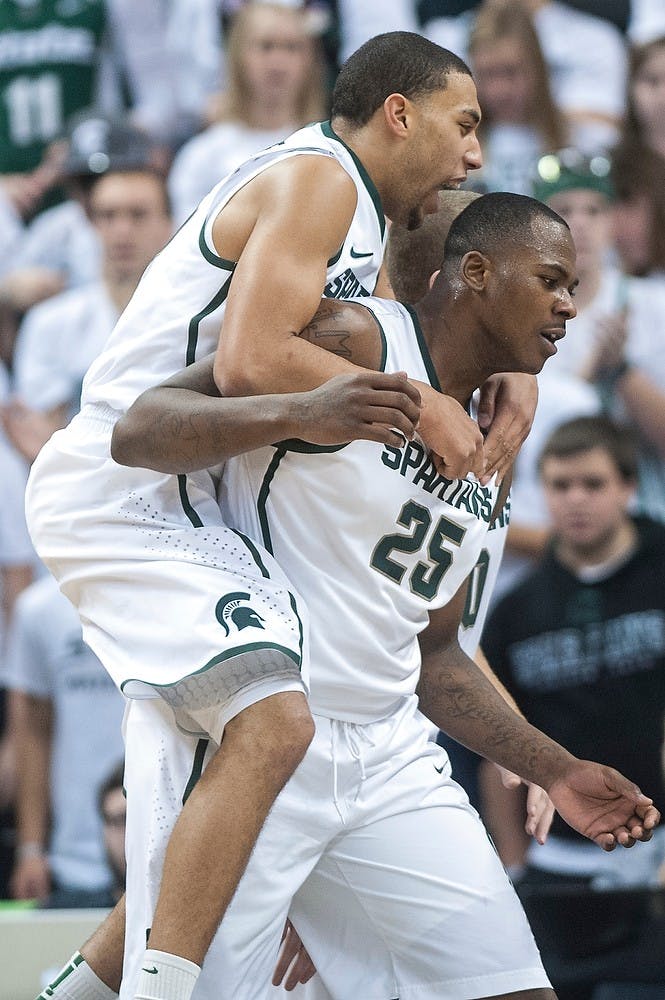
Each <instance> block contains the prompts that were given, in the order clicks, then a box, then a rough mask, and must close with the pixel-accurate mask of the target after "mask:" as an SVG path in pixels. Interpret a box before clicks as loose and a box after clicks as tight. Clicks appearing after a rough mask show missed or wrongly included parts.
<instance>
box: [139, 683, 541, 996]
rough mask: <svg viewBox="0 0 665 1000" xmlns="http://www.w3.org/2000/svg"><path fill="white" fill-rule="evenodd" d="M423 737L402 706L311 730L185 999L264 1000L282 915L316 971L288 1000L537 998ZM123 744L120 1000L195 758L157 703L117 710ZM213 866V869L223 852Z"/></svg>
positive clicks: (486, 851)
mask: <svg viewBox="0 0 665 1000" xmlns="http://www.w3.org/2000/svg"><path fill="white" fill-rule="evenodd" d="M313 669H315V665H314V666H313ZM350 696H351V694H350ZM428 735H429V733H428V729H427V727H426V726H424V725H423V723H422V720H421V718H420V717H419V716H417V715H416V713H415V699H412V700H409V701H408V702H407V703H406V704H405V705H404V707H403V708H402V709H400V711H398V712H396V713H395V714H393V715H392V716H390V717H389V718H387V719H384V720H382V721H380V722H376V723H373V724H370V725H366V726H360V725H354V724H351V723H343V722H339V721H335V720H331V719H327V718H323V717H317V718H316V735H315V737H314V741H313V743H312V744H311V746H310V748H309V750H308V751H307V754H306V755H305V758H304V760H303V762H302V764H301V765H300V767H299V768H298V770H297V771H296V772H295V774H294V775H293V777H292V778H291V780H290V781H289V782H288V783H287V785H286V786H285V788H284V789H283V790H282V792H281V793H280V795H279V796H278V798H277V800H276V803H275V805H274V806H273V809H272V811H271V813H270V814H269V816H268V818H267V820H266V823H265V825H264V827H263V830H262V831H261V834H260V835H259V839H258V842H257V845H256V847H255V849H254V852H253V854H252V857H251V858H250V861H249V864H248V866H247V869H246V871H245V874H244V875H243V878H242V880H241V882H240V885H239V887H238V890H237V892H236V895H235V897H234V898H233V901H232V903H231V905H230V907H229V909H228V911H227V913H226V915H225V917H224V919H223V921H222V924H221V927H220V929H219V931H218V933H217V935H216V937H215V939H214V941H213V943H212V946H211V948H210V950H209V952H208V955H207V957H206V959H205V961H204V964H203V969H202V972H201V976H200V978H199V981H198V983H197V985H196V988H195V990H194V995H193V1000H264V998H265V1000H269V998H270V1000H275V998H276V996H277V995H278V994H279V992H280V991H277V990H275V989H273V988H272V987H271V986H270V980H271V977H272V973H273V969H274V965H275V962H276V959H277V955H278V951H279V944H280V937H281V933H282V929H283V926H284V920H285V918H286V916H287V914H289V915H290V916H291V919H292V920H293V923H294V925H295V926H296V928H297V930H298V932H299V933H300V935H301V937H302V940H303V942H304V944H305V947H306V948H307V949H308V951H309V953H310V955H311V956H312V959H313V960H314V963H315V964H316V966H317V969H318V972H319V975H318V977H317V982H316V983H313V984H312V986H311V987H309V988H306V989H305V990H303V991H302V992H301V995H302V996H306V997H308V996H311V997H329V998H331V1000H357V998H359V997H362V1000H391V998H399V1000H424V998H425V997H427V1000H471V998H477V997H490V996H496V995H501V994H503V993H510V992H513V991H518V990H526V989H534V988H537V987H547V986H549V982H548V979H547V976H546V974H545V972H544V970H543V967H542V964H541V961H540V957H539V954H538V950H537V947H536V944H535V942H534V940H533V936H532V934H531V931H530V928H529V926H528V923H527V920H526V917H525V915H524V912H523V910H522V907H521V905H520V903H519V900H518V898H517V896H516V894H515V892H514V890H513V887H512V885H511V884H510V881H509V879H508V877H507V875H506V873H505V871H504V869H503V867H502V865H501V863H500V861H499V859H498V857H497V855H496V852H495V850H494V848H493V846H492V844H491V842H490V840H489V838H488V836H487V834H486V832H485V829H484V827H483V825H482V823H481V822H480V820H479V818H478V815H477V814H476V812H475V811H474V810H473V809H472V808H471V806H470V805H469V802H468V799H467V797H466V795H465V793H464V791H463V790H462V789H461V788H460V787H459V785H457V784H456V783H455V782H454V781H453V780H452V779H451V777H450V764H449V761H448V757H447V754H446V753H445V751H444V750H443V749H442V748H440V747H438V746H436V744H434V743H431V742H429V741H428ZM126 740H127V775H126V779H125V784H126V787H127V807H128V827H127V846H128V881H127V914H128V915H127V952H126V955H125V974H124V978H123V986H122V991H121V994H120V995H121V998H122V1000H130V998H131V997H132V996H133V987H134V984H135V981H136V974H137V971H138V968H139V965H140V962H141V959H142V957H143V953H144V949H145V941H146V932H147V930H148V928H149V927H150V925H151V919H152V913H153V912H154V906H155V902H156V898H157V892H158V888H159V877H160V872H161V864H162V860H163V856H164V850H165V847H166V843H167V840H168V836H169V835H170V831H171V829H172V827H173V823H174V822H175V818H176V816H177V812H178V811H179V809H180V805H181V802H182V799H183V797H184V796H185V793H186V791H187V789H188V788H191V787H192V783H193V781H194V780H195V778H196V775H197V774H199V773H200V770H201V768H202V767H204V766H205V764H206V762H207V760H208V759H209V756H210V749H209V748H207V747H206V746H205V745H204V744H203V742H202V741H198V742H197V741H196V740H194V739H192V738H191V737H187V736H185V735H184V734H182V733H180V732H178V731H177V730H176V729H175V728H174V726H173V724H172V720H171V719H170V718H169V713H168V710H167V709H166V708H165V706H163V705H162V704H161V703H160V702H159V701H157V702H145V701H142V702H140V701H138V702H137V701H134V702H132V703H131V704H130V705H129V707H128V712H127V732H126ZM215 863H219V864H223V863H224V858H223V850H222V851H221V853H220V855H219V857H218V858H211V864H215ZM281 995H282V996H284V998H285V1000H286V996H287V994H286V993H284V992H282V993H281ZM295 995H298V994H295Z"/></svg>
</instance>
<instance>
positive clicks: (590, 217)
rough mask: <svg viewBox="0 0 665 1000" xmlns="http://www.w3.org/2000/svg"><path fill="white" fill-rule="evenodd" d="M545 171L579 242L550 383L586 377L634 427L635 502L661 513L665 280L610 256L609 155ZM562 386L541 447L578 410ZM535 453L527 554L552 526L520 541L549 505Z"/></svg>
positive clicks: (517, 502)
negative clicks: (567, 316) (624, 267)
mask: <svg viewBox="0 0 665 1000" xmlns="http://www.w3.org/2000/svg"><path fill="white" fill-rule="evenodd" d="M539 169H540V171H541V176H540V177H539V180H538V182H537V183H536V186H535V193H536V196H537V197H539V198H541V199H543V200H544V201H546V202H547V204H548V205H550V207H551V208H553V209H554V210H555V211H556V212H558V213H559V214H560V215H561V216H562V217H563V218H564V219H565V220H566V221H567V222H568V224H569V225H570V228H571V231H572V233H573V238H574V240H575V245H576V247H577V271H578V276H579V279H580V284H579V286H578V289H577V293H576V298H575V303H576V306H577V316H576V317H575V319H574V320H572V321H571V322H570V323H569V324H567V328H568V333H567V336H566V338H565V339H564V340H563V341H561V342H560V343H559V344H558V357H557V358H556V361H555V362H554V364H553V365H552V366H551V371H550V372H549V373H548V374H547V375H546V376H545V377H544V380H543V382H545V381H549V380H550V379H552V380H557V379H560V378H561V377H564V376H565V378H566V379H567V380H568V382H569V384H570V383H571V380H574V381H576V382H577V383H578V384H579V383H580V382H584V383H586V388H583V389H582V392H581V393H580V391H577V392H576V396H577V397H580V396H581V395H587V396H588V395H589V393H588V389H589V388H590V389H591V390H592V392H593V396H594V397H595V403H596V407H597V408H598V409H601V410H603V411H604V412H606V413H608V414H610V415H612V416H613V417H614V418H615V419H618V420H620V421H621V422H624V423H627V424H629V425H630V426H632V427H633V428H634V429H635V430H636V432H637V435H638V443H639V483H638V487H639V488H638V492H637V498H636V504H637V509H638V510H639V511H640V512H642V513H647V514H649V515H650V516H653V517H657V518H658V519H663V518H665V464H664V462H663V458H664V457H665V448H664V445H663V442H664V441H665V336H664V335H663V330H662V322H663V319H662V317H663V316H664V315H665V285H664V284H663V283H661V282H660V281H657V280H652V279H648V280H647V279H637V278H633V277H629V276H627V275H625V274H624V273H623V272H622V271H621V270H620V269H619V268H618V267H616V266H613V265H611V264H609V263H608V258H609V256H610V254H611V250H612V235H613V232H614V225H613V223H614V219H615V212H616V210H617V209H616V203H615V202H614V193H613V187H612V184H611V180H610V176H609V161H608V160H607V158H606V157H604V156H595V157H584V156H581V155H579V154H577V153H576V152H575V151H572V150H568V151H562V152H561V153H560V154H559V155H557V156H549V157H546V158H544V159H543V160H542V161H541V163H540V165H539ZM641 169H642V168H641V166H640V165H639V164H635V167H634V171H633V173H634V174H635V175H639V173H640V171H641ZM631 178H632V175H631ZM631 182H632V180H631ZM664 182H665V177H664ZM623 228H624V233H623V234H622V237H621V238H622V239H626V238H627V230H628V226H627V225H626V226H624V227H623ZM563 390H564V387H563V386H561V387H560V391H559V392H558V394H557V392H556V386H554V391H552V392H551V393H548V395H547V396H546V395H545V394H543V396H542V397H541V402H540V405H539V408H538V417H537V420H538V421H539V423H540V425H541V426H545V434H544V435H542V436H540V435H538V434H537V438H538V437H539V440H537V439H536V441H535V442H533V444H538V445H539V446H541V445H542V444H543V443H544V439H545V437H546V436H548V434H549V433H550V432H551V431H553V430H554V427H555V426H556V423H560V422H562V421H563V420H565V419H570V418H571V417H573V416H575V415H576V413H575V411H574V410H571V409H568V410H567V412H565V411H563V412H562V406H563V407H564V408H566V407H567V406H568V405H569V404H570V403H571V402H572V397H571V396H570V395H569V393H568V392H567V391H566V392H564V391H563ZM546 391H547V390H546ZM548 398H549V401H550V402H549V405H548ZM576 405H577V404H576ZM590 409H591V408H590V407H589V406H585V407H584V409H583V410H579V411H578V412H579V413H580V414H581V413H589V412H590ZM546 420H547V423H546V424H543V421H546ZM529 447H531V450H529ZM529 456H530V457H531V463H530V466H527V464H526V461H525V458H528V457H529ZM534 459H535V454H534V451H533V447H532V444H531V443H530V444H529V446H528V447H527V448H526V450H525V451H524V453H523V454H522V455H520V458H519V460H518V468H517V476H516V484H515V496H514V506H513V524H512V525H511V529H510V531H509V533H508V551H511V552H515V547H516V544H517V545H519V547H520V548H519V551H520V554H522V555H526V554H529V555H531V556H535V557H537V556H538V555H539V554H540V553H541V552H542V546H543V545H544V543H545V541H546V532H545V531H543V530H542V529H543V527H545V525H544V524H541V525H540V537H538V536H535V538H534V539H533V542H534V545H533V548H531V549H530V548H529V545H530V542H529V539H528V537H527V536H525V537H524V538H520V537H519V536H518V530H517V529H518V528H519V527H520V522H521V520H522V516H523V515H526V518H527V520H533V518H534V517H535V518H538V516H539V512H541V511H543V510H544V505H543V504H542V499H541V501H540V502H539V501H538V499H537V498H538V496H539V493H540V490H539V486H538V482H537V481H538V476H537V475H536V470H535V461H534ZM525 475H526V476H527V477H528V478H527V482H530V483H531V487H530V489H529V491H528V493H527V495H526V501H525V502H522V500H521V499H520V497H519V496H518V489H519V485H520V484H521V483H523V482H524V481H525V480H524V476H525ZM504 579H505V577H504Z"/></svg>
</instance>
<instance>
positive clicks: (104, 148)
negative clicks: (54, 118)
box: [0, 112, 160, 315]
mask: <svg viewBox="0 0 665 1000" xmlns="http://www.w3.org/2000/svg"><path fill="white" fill-rule="evenodd" d="M66 142H67V147H68V148H67V156H66V159H65V162H64V164H63V177H64V188H65V191H66V193H67V196H68V197H67V200H66V201H64V202H62V204H59V205H55V206H54V207H53V208H50V209H47V210H46V211H44V212H41V213H40V214H39V215H38V216H37V218H36V219H34V221H33V222H32V223H31V224H30V226H28V227H27V228H26V229H25V231H24V233H23V235H22V238H21V240H20V243H19V245H18V247H17V249H16V252H15V253H14V254H13V255H12V259H11V263H8V265H7V267H6V268H5V274H4V277H3V280H2V281H0V303H2V304H4V305H6V306H8V307H9V308H10V309H12V310H13V311H14V312H15V313H17V314H19V315H22V314H23V313H25V312H26V311H27V310H28V309H29V308H31V307H32V306H34V305H36V304H37V303H38V302H41V301H43V300H44V299H47V298H49V297H50V296H51V295H55V294H57V293H58V292H61V291H63V290H64V289H65V288H71V287H76V286H78V285H84V284H86V283H88V282H90V281H97V280H99V277H100V268H101V248H100V245H99V238H98V235H97V231H96V229H95V227H94V226H93V224H92V223H91V221H90V219H89V199H90V189H91V188H92V186H93V184H94V181H95V180H96V179H98V178H99V177H100V176H101V175H102V174H105V173H107V172H108V171H109V170H131V169H132V168H135V169H136V168H144V167H146V166H148V165H150V164H152V165H154V166H155V168H158V167H159V165H160V164H159V158H158V154H157V150H156V147H155V146H154V144H153V143H152V141H151V140H150V138H149V136H148V135H147V134H146V133H145V132H144V131H142V130H141V129H138V128H136V127H135V126H133V125H131V124H130V123H129V122H128V121H127V120H126V119H124V118H107V117H104V116H102V115H100V114H97V113H91V112H84V113H82V114H81V115H76V116H74V118H73V119H72V120H71V121H70V124H69V128H68V132H67V139H66Z"/></svg>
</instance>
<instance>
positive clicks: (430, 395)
mask: <svg viewBox="0 0 665 1000" xmlns="http://www.w3.org/2000/svg"><path fill="white" fill-rule="evenodd" d="M301 338H302V339H303V340H306V341H308V342H309V343H311V344H312V345H313V346H315V347H317V348H319V349H320V350H322V351H325V352H326V353H331V354H334V355H335V356H337V357H342V358H345V359H347V360H348V361H349V362H350V363H351V364H353V365H355V366H359V367H357V368H355V369H354V368H351V369H350V374H348V375H340V376H337V377H335V378H333V379H332V380H330V381H328V382H326V383H324V384H323V385H322V386H320V387H319V388H318V389H315V390H312V391H311V392H309V393H303V392H301V393H288V394H273V395H267V396H262V398H261V405H260V406H257V403H256V399H254V398H253V397H250V398H243V397H223V398H222V397H220V391H219V388H218V386H217V382H216V380H215V377H214V359H213V358H212V357H210V358H204V359H202V360H201V361H199V362H197V363H196V364H194V365H190V366H189V367H188V368H186V369H184V370H183V371H181V372H179V373H177V374H176V375H174V376H173V377H172V378H170V379H168V380H167V381H166V382H164V383H163V384H162V385H161V386H157V387H155V388H153V389H149V390H147V391H146V392H144V393H143V394H142V395H141V396H139V398H138V399H137V400H136V402H135V403H134V404H133V405H132V406H131V407H130V409H129V410H128V412H127V413H126V414H125V415H124V416H123V417H121V418H120V420H119V421H118V423H117V424H116V426H115V428H114V432H113V439H112V444H111V454H112V456H113V458H114V460H115V461H116V462H118V463H120V464H121V465H130V466H139V467H141V468H150V469H155V470H156V471H158V472H168V473H172V474H180V473H186V472H193V471H195V470H198V469H204V468H209V467H211V466H213V465H217V464H218V463H220V462H222V461H225V460H226V459H228V458H231V457H232V456H233V455H239V454H241V453H243V452H246V451H250V450H251V449H253V448H259V447H262V446H264V445H268V444H274V443H275V442H276V441H280V440H284V439H286V438H291V437H297V438H300V439H301V440H305V441H309V442H311V443H313V444H322V445H328V444H341V443H346V442H349V441H353V440H357V439H364V440H370V441H377V442H380V443H383V444H391V445H393V446H399V445H400V444H401V443H402V441H401V438H400V435H403V437H404V438H407V439H410V438H411V437H412V436H413V434H414V431H415V428H416V425H418V430H419V433H420V435H421V436H422V438H423V440H424V441H425V443H426V444H427V445H428V446H429V447H430V448H431V449H432V450H433V451H434V452H436V454H437V456H438V455H439V451H438V449H442V450H443V449H445V451H446V460H445V463H443V459H439V458H438V457H437V461H439V462H440V463H442V464H445V469H446V471H447V472H448V473H449V474H452V473H455V474H457V475H460V474H463V473H464V472H466V469H467V468H468V466H469V464H470V465H471V467H472V468H474V470H475V469H477V468H479V465H480V462H481V460H482V438H481V436H480V433H479V431H478V428H477V426H476V425H475V424H474V422H473V421H472V420H471V419H470V418H469V417H468V415H467V414H466V413H465V411H464V410H463V408H462V407H461V406H460V405H459V404H458V403H457V402H456V401H455V400H453V399H451V398H450V397H448V396H443V395H442V394H441V393H439V392H436V391H435V390H434V389H432V388H431V386H428V385H425V384H424V383H420V382H407V380H406V379H405V377H404V376H403V375H401V374H388V373H385V372H379V371H374V369H377V368H378V367H379V366H380V363H381V353H382V341H381V335H380V330H379V325H378V323H377V321H376V319H375V317H374V316H373V314H372V313H371V312H370V311H369V310H368V309H367V308H365V306H363V305H361V304H359V303H351V302H341V301H337V300H335V299H323V300H321V301H320V303H319V309H318V311H317V313H316V315H315V316H314V318H313V319H312V321H311V322H310V323H309V324H307V326H306V327H305V329H304V330H303V331H302V333H301ZM365 368H366V369H372V371H371V372H370V371H368V370H367V371H365V370H363V369H365ZM423 403H425V406H424V412H425V414H426V415H425V416H423V409H421V407H422V404H423ZM397 432H398V433H397Z"/></svg>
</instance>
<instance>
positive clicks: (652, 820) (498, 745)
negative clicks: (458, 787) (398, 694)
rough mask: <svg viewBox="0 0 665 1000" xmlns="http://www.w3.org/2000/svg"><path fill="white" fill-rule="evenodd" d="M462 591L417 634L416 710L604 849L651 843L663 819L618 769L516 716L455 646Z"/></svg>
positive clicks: (461, 589) (461, 608) (650, 802)
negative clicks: (537, 789)
mask: <svg viewBox="0 0 665 1000" xmlns="http://www.w3.org/2000/svg"><path fill="white" fill-rule="evenodd" d="M465 596H466V586H465V585H463V586H462V587H461V588H460V591H459V592H458V594H457V595H456V596H455V598H454V599H453V601H452V602H450V604H448V605H447V606H446V607H445V608H442V609H441V610H440V611H437V612H435V613H433V614H432V615H431V617H430V626H429V627H428V629H426V630H425V632H424V633H423V634H422V635H421V641H420V645H421V650H422V657H423V662H422V671H421V679H420V683H419V688H418V694H419V698H420V707H421V710H422V711H423V712H424V714H425V715H427V717H428V718H430V719H431V720H432V721H433V722H434V723H435V725H437V726H438V727H439V728H440V729H443V730H444V732H446V733H449V734H450V736H452V737H453V738H454V739H456V740H458V741H459V742H460V743H462V744H464V746H467V747H469V749H471V750H475V752H476V753H479V754H481V756H483V757H487V758H488V759H489V760H492V761H494V763H496V764H499V765H501V766H502V767H505V768H507V769H508V770H510V771H514V772H515V773H516V774H519V775H520V776H521V777H522V778H524V779H525V780H527V781H531V782H534V783H535V784H537V785H540V786H541V787H543V788H545V789H546V790H547V792H548V793H549V795H550V798H551V799H552V801H553V803H554V805H555V807H556V809H557V810H558V812H559V813H560V815H561V816H562V817H563V819H565V820H566V822H567V823H568V824H569V825H570V826H572V827H573V829H575V830H577V831H578V832H579V833H581V834H583V835H584V836H585V837H588V838H589V839H590V840H593V841H594V842H595V843H596V844H598V846H599V847H602V848H603V849H604V850H613V849H614V848H615V847H616V846H617V845H621V846H623V847H631V846H632V845H633V844H634V843H635V841H637V840H649V839H650V838H651V835H652V831H653V829H654V827H655V826H656V825H657V824H658V823H659V821H660V814H659V812H658V810H657V809H656V808H655V807H654V805H653V801H652V800H651V799H650V798H648V797H647V796H646V795H643V794H642V792H641V791H640V789H638V788H637V787H636V786H635V785H634V784H633V783H632V782H631V781H629V780H628V779H627V778H625V777H624V776H623V775H622V774H620V773H619V772H618V771H615V770H614V769H613V768H611V767H606V766H604V765H602V764H596V763H594V762H592V761H585V760H579V759H577V758H576V757H574V756H573V755H572V754H570V753H568V751H567V750H565V749H564V748H563V747H562V746H560V745H559V744H558V743H556V742H555V741H554V740H551V739H550V738H549V737H548V736H546V735H545V734H544V733H542V732H540V730H538V729H536V728H535V727H534V726H531V725H530V724H529V723H528V722H526V720H525V719H523V718H522V717H521V716H519V715H518V714H517V713H516V712H514V711H513V710H512V709H511V708H510V706H509V705H508V704H507V703H506V702H505V701H504V699H503V698H502V697H501V695H500V694H499V692H498V691H497V690H496V688H495V687H494V686H493V684H491V683H490V681H489V680H488V679H487V677H485V676H484V674H483V673H482V671H481V670H480V669H479V668H478V667H477V665H476V664H475V663H474V662H473V660H471V659H470V658H469V657H468V656H466V655H465V654H464V653H463V652H462V650H461V649H460V647H459V644H458V642H457V630H458V626H459V621H460V617H461V613H462V610H463V607H464V599H465Z"/></svg>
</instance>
